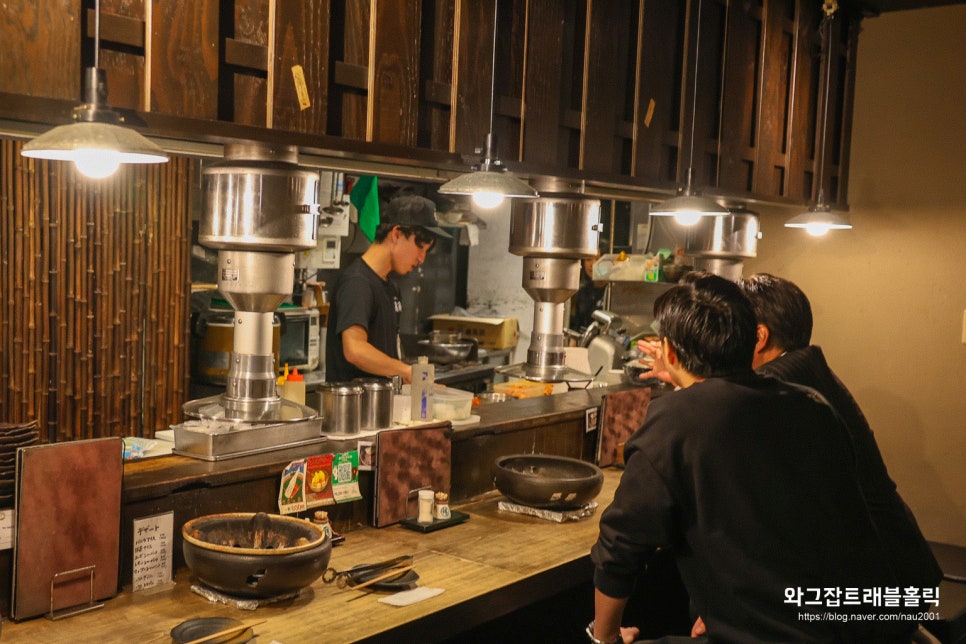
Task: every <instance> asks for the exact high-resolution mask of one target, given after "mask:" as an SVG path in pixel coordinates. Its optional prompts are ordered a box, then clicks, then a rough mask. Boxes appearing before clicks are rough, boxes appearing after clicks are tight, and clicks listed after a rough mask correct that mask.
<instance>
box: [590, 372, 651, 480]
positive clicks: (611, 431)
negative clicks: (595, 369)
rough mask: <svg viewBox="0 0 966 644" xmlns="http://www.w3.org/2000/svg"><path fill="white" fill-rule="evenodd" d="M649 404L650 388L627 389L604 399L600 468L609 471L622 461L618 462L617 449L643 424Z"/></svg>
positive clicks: (601, 419) (598, 453) (599, 440)
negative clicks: (608, 469) (612, 466)
mask: <svg viewBox="0 0 966 644" xmlns="http://www.w3.org/2000/svg"><path fill="white" fill-rule="evenodd" d="M650 403H651V389H650V388H649V387H640V388H637V389H625V390H624V391H617V392H614V393H610V394H607V395H605V396H604V399H603V401H602V402H601V410H600V412H601V413H600V432H598V437H597V465H599V466H600V467H608V466H610V465H614V464H617V463H619V462H620V461H622V458H618V447H619V446H620V445H623V444H624V443H625V442H627V439H629V438H630V437H631V435H632V434H633V433H634V432H636V431H637V430H638V428H640V426H641V425H642V424H643V423H644V417H645V416H647V407H648V405H650ZM621 464H623V463H621Z"/></svg>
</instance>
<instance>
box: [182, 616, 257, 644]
mask: <svg viewBox="0 0 966 644" xmlns="http://www.w3.org/2000/svg"><path fill="white" fill-rule="evenodd" d="M265 621H266V620H264V619H262V620H259V621H257V622H251V623H249V624H239V625H238V626H231V627H229V628H226V629H224V630H221V631H218V632H217V633H211V634H210V635H205V636H204V637H199V638H198V639H194V640H191V641H190V642H185V644H201V642H209V641H211V640H213V639H215V638H216V637H221V636H223V635H232V634H234V633H240V632H241V631H244V630H247V629H249V628H252V627H253V626H258V625H259V624H264V623H265Z"/></svg>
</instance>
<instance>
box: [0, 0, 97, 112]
mask: <svg viewBox="0 0 966 644" xmlns="http://www.w3.org/2000/svg"><path fill="white" fill-rule="evenodd" d="M80 16H81V2H80V0H34V1H32V2H25V1H21V2H5V3H3V5H2V6H0V34H2V43H3V44H2V45H0V91H4V92H11V93H13V94H25V95H27V96H48V97H51V98H66V99H78V98H80V75H79V74H78V73H77V71H76V70H78V69H79V64H78V61H79V60H80V31H79V30H78V29H77V27H76V25H77V24H79V23H80ZM52 45H53V46H52Z"/></svg>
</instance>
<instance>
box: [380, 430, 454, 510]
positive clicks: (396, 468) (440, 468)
mask: <svg viewBox="0 0 966 644" xmlns="http://www.w3.org/2000/svg"><path fill="white" fill-rule="evenodd" d="M451 434H452V430H451V429H450V428H449V426H448V424H447V425H444V426H432V425H428V426H423V427H407V428H401V429H387V430H383V431H381V432H379V434H377V436H376V446H375V470H376V472H375V480H376V484H375V503H373V518H372V524H373V525H374V526H375V527H377V528H382V527H385V526H388V525H392V524H394V523H398V522H400V521H402V520H403V519H406V518H408V516H407V515H408V509H407V505H408V503H407V501H408V499H409V494H410V491H412V490H418V489H431V490H436V491H444V492H448V491H449V486H450V463H451V459H452V443H451V442H450V436H451Z"/></svg>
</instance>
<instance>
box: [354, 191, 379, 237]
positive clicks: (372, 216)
mask: <svg viewBox="0 0 966 644" xmlns="http://www.w3.org/2000/svg"><path fill="white" fill-rule="evenodd" d="M349 201H350V203H352V205H353V206H355V207H356V210H358V211H359V230H361V231H362V234H364V235H365V236H366V239H368V240H369V241H370V242H371V241H372V240H374V239H375V238H376V228H377V227H378V226H379V181H378V178H377V177H370V176H362V177H359V178H358V179H357V180H356V182H355V184H354V185H353V186H352V191H351V192H350V193H349Z"/></svg>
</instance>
